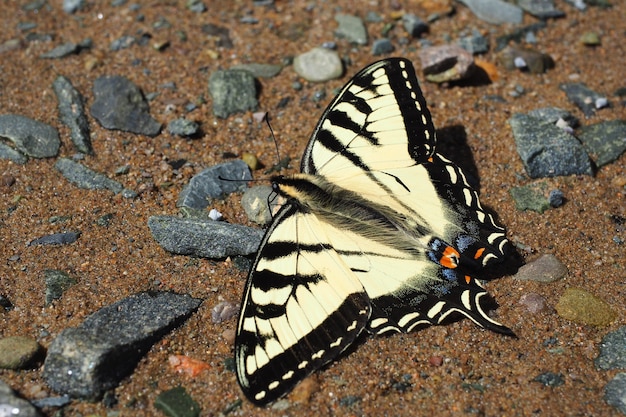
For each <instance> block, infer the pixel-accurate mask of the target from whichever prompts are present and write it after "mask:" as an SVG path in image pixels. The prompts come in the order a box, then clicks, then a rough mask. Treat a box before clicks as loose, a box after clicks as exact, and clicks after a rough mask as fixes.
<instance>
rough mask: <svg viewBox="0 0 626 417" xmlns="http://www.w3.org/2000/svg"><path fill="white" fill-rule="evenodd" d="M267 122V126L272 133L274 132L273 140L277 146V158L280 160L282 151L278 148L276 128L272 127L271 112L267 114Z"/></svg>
mask: <svg viewBox="0 0 626 417" xmlns="http://www.w3.org/2000/svg"><path fill="white" fill-rule="evenodd" d="M265 123H267V127H269V129H270V133H271V134H272V140H273V141H274V146H275V147H276V160H277V161H280V151H279V150H278V141H277V140H276V135H274V129H272V124H271V123H270V115H269V113H268V114H267V115H266V116H265Z"/></svg>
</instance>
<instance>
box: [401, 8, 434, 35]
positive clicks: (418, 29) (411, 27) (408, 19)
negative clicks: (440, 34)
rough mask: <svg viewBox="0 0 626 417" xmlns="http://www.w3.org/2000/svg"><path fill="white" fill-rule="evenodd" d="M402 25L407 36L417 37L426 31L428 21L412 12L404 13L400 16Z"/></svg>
mask: <svg viewBox="0 0 626 417" xmlns="http://www.w3.org/2000/svg"><path fill="white" fill-rule="evenodd" d="M402 25H403V26H404V30H406V32H407V33H408V34H409V36H411V37H413V38H419V36H420V35H421V34H422V33H425V32H428V23H426V22H424V21H423V20H422V19H420V18H419V17H417V16H416V15H414V14H413V13H405V14H404V15H403V16H402Z"/></svg>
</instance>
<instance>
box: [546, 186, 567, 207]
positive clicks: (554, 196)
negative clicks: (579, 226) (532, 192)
mask: <svg viewBox="0 0 626 417" xmlns="http://www.w3.org/2000/svg"><path fill="white" fill-rule="evenodd" d="M548 201H549V202H550V207H554V208H558V207H561V206H562V205H563V203H564V202H565V195H564V194H563V191H561V190H559V189H554V190H551V191H550V194H548Z"/></svg>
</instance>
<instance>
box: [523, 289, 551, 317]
mask: <svg viewBox="0 0 626 417" xmlns="http://www.w3.org/2000/svg"><path fill="white" fill-rule="evenodd" d="M519 303H520V304H521V305H523V306H524V307H525V308H526V311H528V312H529V313H531V314H537V313H540V312H542V311H545V310H546V304H547V303H546V299H545V298H544V297H543V296H541V295H539V294H537V293H534V292H531V293H528V294H524V295H522V296H521V297H520V299H519Z"/></svg>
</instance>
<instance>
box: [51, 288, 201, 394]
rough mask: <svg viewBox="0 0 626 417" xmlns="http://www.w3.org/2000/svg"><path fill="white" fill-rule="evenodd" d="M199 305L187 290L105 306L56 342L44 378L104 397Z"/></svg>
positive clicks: (69, 390) (65, 389)
mask: <svg viewBox="0 0 626 417" xmlns="http://www.w3.org/2000/svg"><path fill="white" fill-rule="evenodd" d="M200 304H201V300H199V299H195V298H192V297H190V296H188V295H180V294H174V293H169V292H150V293H148V292H145V293H139V294H135V295H131V296H129V297H127V298H125V299H123V300H121V301H118V302H116V303H114V304H111V305H108V306H106V307H103V308H101V309H100V310H98V311H97V312H95V313H93V314H92V315H90V316H89V317H87V318H86V319H85V320H84V321H83V322H82V323H81V324H80V326H78V327H76V328H68V329H65V330H63V331H62V332H61V333H60V334H59V335H58V336H57V337H56V338H55V339H54V340H53V341H52V343H51V344H50V347H49V348H48V354H47V357H46V361H45V364H44V372H43V377H44V379H45V380H46V382H47V383H48V385H49V386H50V387H51V388H52V389H53V390H55V391H56V392H59V393H62V394H68V395H70V396H72V397H75V398H84V399H89V400H95V399H99V398H100V397H101V396H102V394H103V393H104V392H105V391H106V390H109V389H111V388H114V387H115V386H117V384H118V383H119V381H120V380H121V379H122V378H124V377H125V376H127V375H128V374H129V373H131V372H132V371H133V369H134V368H135V366H136V365H137V362H138V361H139V360H140V359H141V358H142V357H143V355H144V354H145V353H146V352H147V351H148V350H149V349H150V347H151V346H152V345H153V344H154V343H155V342H156V341H158V340H159V339H161V337H162V336H163V335H164V334H166V333H168V332H169V331H171V330H172V329H173V328H175V327H177V326H179V325H180V324H181V323H182V322H183V321H185V320H186V319H187V318H188V317H189V316H190V315H191V314H192V313H193V312H194V311H195V310H197V309H198V307H199V306H200Z"/></svg>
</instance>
